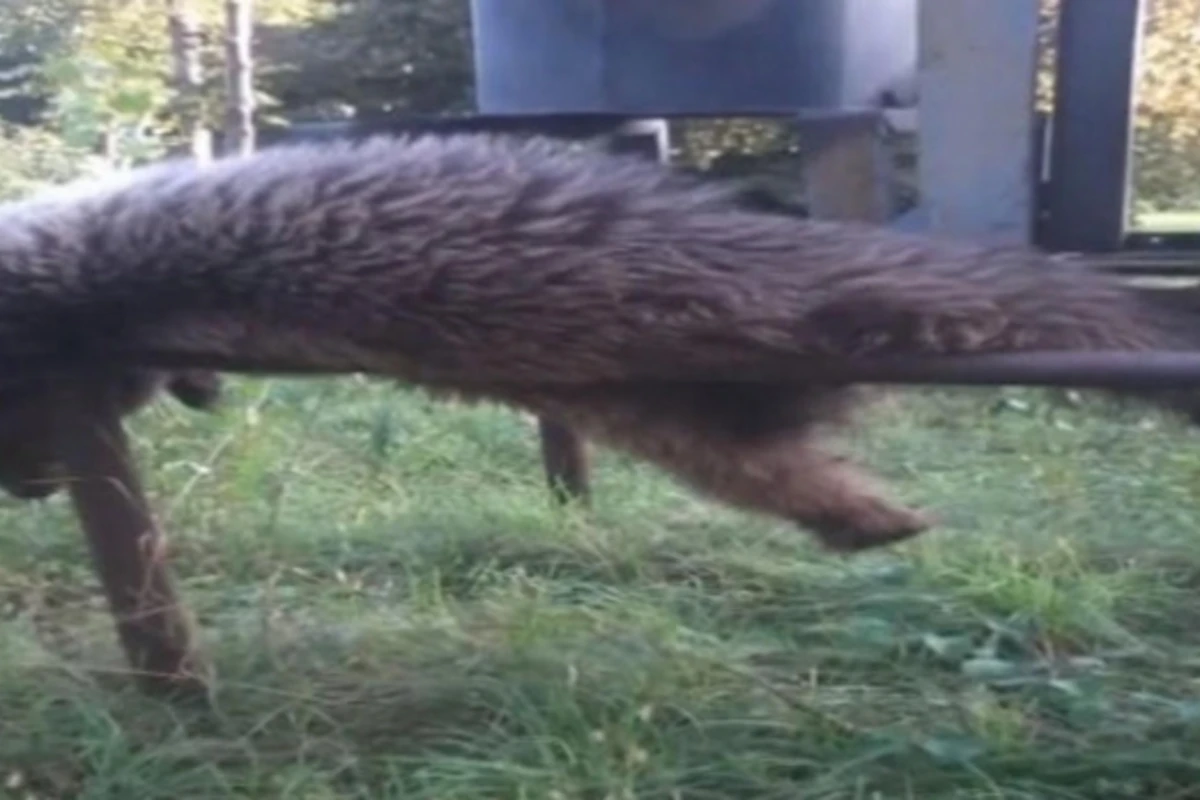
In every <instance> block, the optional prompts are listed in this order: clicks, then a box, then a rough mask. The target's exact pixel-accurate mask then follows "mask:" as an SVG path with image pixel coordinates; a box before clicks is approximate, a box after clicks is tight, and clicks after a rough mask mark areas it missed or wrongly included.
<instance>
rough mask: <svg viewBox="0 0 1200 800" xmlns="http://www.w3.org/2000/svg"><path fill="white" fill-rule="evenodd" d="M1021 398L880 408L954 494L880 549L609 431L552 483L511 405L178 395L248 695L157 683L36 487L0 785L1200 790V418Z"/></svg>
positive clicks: (159, 451) (2, 696)
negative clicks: (826, 535)
mask: <svg viewBox="0 0 1200 800" xmlns="http://www.w3.org/2000/svg"><path fill="white" fill-rule="evenodd" d="M1004 397H1005V398H1007V399H1005V400H1003V401H1001V400H1000V396H999V395H997V394H993V393H983V394H980V393H957V394H937V395H930V396H925V397H919V398H911V399H907V400H906V401H905V402H904V403H902V404H899V405H895V406H888V407H886V408H884V409H881V410H880V411H879V412H878V413H877V414H876V415H875V418H874V424H873V425H871V426H870V428H868V429H867V430H866V431H864V433H863V434H861V435H860V436H858V437H856V439H855V440H854V441H853V446H854V447H855V448H856V449H860V450H863V451H865V452H866V453H867V454H868V455H869V456H870V457H871V458H872V460H873V463H875V464H876V465H878V467H879V468H880V470H881V471H882V472H883V473H885V474H886V475H888V476H889V478H891V479H893V480H894V481H896V482H897V484H898V485H899V486H900V487H901V490H902V492H903V493H904V494H905V495H907V496H909V497H910V498H912V499H914V500H916V501H919V502H921V503H924V504H928V505H930V506H933V507H935V508H936V509H938V510H939V511H940V512H941V513H942V515H943V516H944V517H945V519H946V523H947V524H946V525H945V526H944V527H943V528H941V529H939V530H938V531H937V532H936V533H933V534H930V535H928V536H926V537H924V538H922V539H920V540H919V541H917V542H915V543H911V544H909V545H906V546H904V547H902V548H900V549H897V550H895V551H892V552H889V553H884V554H878V555H872V556H867V557H860V558H854V559H843V558H838V557H833V556H830V555H827V554H824V553H822V552H820V551H818V550H817V549H816V548H815V547H814V546H813V545H812V544H810V542H809V540H808V539H807V538H806V537H804V536H802V535H801V534H799V533H798V532H796V531H794V530H792V529H790V528H789V527H786V526H782V525H777V524H774V523H771V522H765V521H762V520H758V519H754V518H751V517H748V516H744V515H740V514H737V513H734V512H731V511H728V510H724V509H721V508H719V507H716V506H714V505H712V504H708V503H705V502H702V501H700V500H698V499H696V498H695V497H694V496H692V495H691V494H690V493H688V492H686V491H683V490H680V489H679V488H677V487H675V486H674V485H673V484H671V483H670V482H669V481H667V480H665V479H663V478H661V477H659V476H658V475H656V474H653V473H651V472H650V471H649V470H647V469H644V468H641V467H638V466H636V465H632V464H630V463H628V462H626V461H624V460H622V459H620V458H617V457H614V456H611V455H604V456H603V457H602V458H601V459H600V462H599V464H598V474H597V482H598V486H597V492H598V501H597V507H596V508H595V510H594V511H593V512H592V513H591V514H583V513H581V512H579V511H572V510H567V511H561V510H555V509H553V508H552V507H551V506H550V505H549V504H548V503H547V501H546V494H545V492H544V490H543V488H542V484H541V476H540V472H539V467H538V464H537V460H536V444H535V439H534V433H533V430H532V429H531V427H530V424H529V422H528V421H527V420H523V419H521V418H519V417H517V416H515V415H512V414H508V413H506V412H503V411H500V410H495V409H488V408H473V409H462V408H452V407H447V406H435V405H433V404H431V403H430V402H428V401H427V400H425V399H424V398H423V397H421V396H420V395H417V394H411V393H409V394H405V393H398V392H396V391H394V390H392V389H390V388H388V387H385V386H381V385H375V384H367V383H362V382H359V381H354V380H346V381H341V382H324V383H311V384H300V383H289V382H271V383H266V382H251V381H244V382H240V383H238V384H236V387H235V391H234V394H233V396H232V397H231V400H230V402H229V405H228V408H227V409H226V410H225V411H224V412H223V413H222V414H221V415H219V416H217V417H212V418H208V417H197V416H195V415H192V414H190V413H188V412H185V411H182V410H179V409H177V408H176V407H175V406H173V405H170V404H167V403H164V404H162V405H160V406H157V407H155V408H154V409H152V410H150V411H149V412H147V413H145V414H144V415H143V416H142V417H140V418H139V419H138V420H137V422H136V426H135V427H136V433H137V437H138V438H137V443H138V447H139V451H140V455H141V457H142V458H143V460H144V462H145V463H147V464H148V465H153V467H154V477H153V479H152V482H153V487H152V488H153V490H154V494H155V497H156V500H157V502H158V504H159V506H160V508H162V509H163V514H164V517H165V521H166V522H167V524H168V525H169V528H170V530H171V531H173V534H174V540H173V541H174V544H175V564H176V568H177V572H178V575H179V576H180V579H181V583H182V588H183V590H184V592H185V594H186V597H187V600H188V602H189V603H190V604H191V607H192V609H193V611H194V612H195V613H196V615H197V616H198V617H199V619H200V621H201V623H202V625H203V630H204V635H205V646H206V648H207V651H208V652H209V653H210V654H211V655H212V657H213V658H214V660H215V662H216V664H217V668H218V670H219V683H218V685H217V686H216V688H215V692H214V696H213V707H212V708H210V709H202V708H198V707H183V706H179V705H176V706H171V705H168V704H164V703H160V702H157V701H152V700H147V699H144V698H142V697H140V696H139V695H137V694H136V692H134V691H133V690H132V689H131V688H130V686H129V682H128V681H127V680H126V679H125V678H124V677H123V676H121V675H120V673H119V670H120V666H121V660H120V655H119V653H118V651H117V650H116V647H115V639H114V636H113V633H112V630H111V628H110V625H109V621H108V619H107V617H106V613H105V610H104V608H103V605H102V603H101V601H100V600H99V598H98V593H97V590H96V587H95V584H94V581H93V579H92V577H91V575H90V572H89V568H88V565H87V561H86V558H85V553H84V547H83V544H82V541H81V539H80V537H79V536H78V535H77V533H76V531H75V529H74V526H73V524H72V522H71V520H70V518H69V516H68V514H67V509H66V508H65V505H64V504H62V503H61V502H53V503H50V504H47V505H45V506H43V507H33V506H30V507H16V506H13V505H6V506H4V507H3V508H2V509H0V514H2V515H3V518H2V522H3V525H4V535H3V536H2V537H0V797H2V796H11V797H14V798H26V797H43V798H45V797H80V798H89V800H99V798H112V800H118V799H120V800H135V799H137V798H164V800H166V799H167V798H224V797H238V798H250V797H255V798H275V797H286V798H334V797H339V798H340V797H350V798H368V797H370V798H430V799H432V798H439V800H451V799H457V798H463V799H465V798H529V799H530V800H534V799H535V798H537V799H540V798H545V799H546V800H574V799H575V798H581V799H582V798H595V799H596V800H609V799H611V800H624V799H625V798H662V799H663V800H674V799H675V798H679V799H680V800H683V799H684V798H696V799H697V800H699V799H707V798H713V799H714V800H715V799H716V798H829V799H830V800H832V799H833V798H866V799H870V798H950V797H956V798H974V797H979V798H985V797H986V798H1120V797H1129V798H1185V797H1200V747H1198V745H1200V598H1198V597H1197V584H1198V583H1200V536H1198V535H1197V531H1196V528H1197V518H1198V516H1200V436H1197V435H1195V434H1192V433H1187V432H1184V431H1182V430H1181V429H1180V428H1179V427H1178V426H1176V425H1175V424H1174V423H1170V422H1167V421H1164V420H1163V419H1160V418H1157V417H1153V416H1148V415H1145V414H1143V413H1140V412H1137V411H1134V410H1131V409H1124V410H1120V409H1112V408H1109V407H1103V408H1100V407H1097V406H1096V405H1094V404H1090V405H1088V406H1086V407H1084V408H1071V407H1067V406H1063V405H1060V404H1052V403H1049V402H1047V398H1046V396H1045V395H1042V394H1028V393H1027V394H1020V393H1018V394H1009V395H1005V396H1004ZM6 792H7V795H5V793H6Z"/></svg>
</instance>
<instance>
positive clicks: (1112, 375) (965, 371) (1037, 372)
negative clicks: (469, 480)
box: [0, 350, 1200, 389]
mask: <svg viewBox="0 0 1200 800" xmlns="http://www.w3.org/2000/svg"><path fill="white" fill-rule="evenodd" d="M98 358H99V356H94V357H92V358H90V359H88V363H90V364H92V365H95V364H96V363H98V361H97V359H98ZM103 360H104V362H107V363H108V364H109V365H111V366H112V367H114V368H119V367H129V368H147V369H154V368H158V369H189V368H190V369H213V370H220V371H222V372H239V373H244V374H255V375H268V374H269V375H281V376H284V375H294V376H316V375H342V374H352V373H361V374H372V372H373V371H372V370H369V369H354V368H352V367H349V366H347V367H344V368H336V367H329V366H314V365H311V364H305V363H303V362H301V361H292V360H289V359H255V358H247V357H229V356H225V355H213V354H204V353H185V352H178V351H161V350H160V351H149V350H141V351H136V352H134V351H124V352H117V353H111V354H110V353H106V354H104V356H103ZM657 366H658V365H656V367H657ZM79 368H80V362H79V361H78V360H73V361H63V360H57V361H56V360H53V359H48V358H43V359H11V358H5V359H0V374H4V375H6V376H9V375H11V376H15V377H11V378H9V377H6V378H4V380H5V381H8V382H12V383H17V382H20V381H22V380H27V379H29V378H32V377H35V376H38V375H44V374H46V373H47V372H49V373H54V372H60V371H73V370H78V369H79ZM713 372H714V374H713V375H711V376H708V377H705V378H704V379H703V380H705V381H715V380H719V381H728V382H741V383H773V384H785V383H794V384H797V385H803V384H813V383H827V384H849V383H888V384H914V385H922V384H924V385H929V384H944V385H948V386H1066V387H1078V388H1112V389H1172V388H1178V389H1182V388H1200V352H1191V351H1178V352H1175V351H1144V352H1143V351H1036V352H1024V353H986V354H973V355H947V356H935V355H907V354H906V355H890V356H872V357H860V358H838V357H817V356H803V355H796V356H786V355H779V356H778V357H777V358H776V359H775V364H773V365H771V366H770V367H767V366H764V365H763V364H762V362H761V361H760V363H758V364H749V365H740V364H737V363H731V364H730V365H729V366H728V367H727V368H722V369H721V370H720V371H719V373H717V372H716V371H715V370H714V371H713ZM379 374H380V377H393V376H390V375H387V374H384V373H379ZM698 380H700V378H698V377H697V375H696V374H695V372H694V371H689V370H680V371H678V372H676V373H674V374H672V373H671V368H670V365H669V364H662V365H661V368H660V369H659V370H658V371H657V372H656V374H655V375H654V376H653V377H650V376H646V377H641V376H637V375H633V376H630V377H629V378H628V382H631V383H655V382H657V383H672V382H675V383H679V382H684V383H686V382H696V381H698ZM545 385H546V386H547V387H548V388H549V387H552V386H553V385H554V381H552V380H550V381H546V382H545Z"/></svg>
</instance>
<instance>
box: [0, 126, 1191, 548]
mask: <svg viewBox="0 0 1200 800" xmlns="http://www.w3.org/2000/svg"><path fill="white" fill-rule="evenodd" d="M1196 333H1197V331H1196V325H1195V323H1194V322H1193V319H1192V317H1191V316H1190V315H1187V314H1177V313H1174V312H1173V311H1172V309H1171V308H1168V307H1166V306H1165V305H1164V304H1161V303H1157V302H1152V301H1150V300H1147V299H1146V298H1145V297H1142V296H1139V295H1137V294H1135V293H1133V292H1131V291H1129V290H1127V289H1125V288H1123V287H1122V286H1121V285H1120V284H1118V283H1116V282H1115V281H1113V280H1110V279H1109V278H1107V277H1105V276H1103V275H1101V274H1099V273H1096V272H1093V271H1089V270H1087V269H1086V268H1084V267H1082V266H1079V265H1071V264H1063V263H1059V262H1057V261H1055V260H1053V259H1051V258H1049V257H1047V256H1045V255H1041V254H1038V253H1036V252H1033V251H1031V250H1028V249H1024V248H1016V247H996V246H987V245H983V244H977V243H971V242H964V241H953V240H948V239H945V240H943V239H935V238H929V237H919V236H913V235H906V234H901V233H897V232H894V231H889V230H887V229H883V228H877V227H871V226H865V225H855V224H846V223H832V222H821V221H816V220H811V219H807V220H806V219H793V218H788V217H784V216H780V215H775V214H765V213H755V212H753V211H749V210H746V209H744V208H739V207H738V204H737V202H736V200H735V199H734V198H733V197H732V196H731V194H730V192H728V191H726V190H725V189H723V188H720V187H716V186H713V185H710V184H709V185H706V184H704V183H702V182H700V181H699V180H698V179H695V178H690V177H686V176H683V175H681V174H680V173H678V172H675V171H672V170H670V169H669V168H667V167H663V166H660V165H656V164H652V163H648V162H646V161H643V160H640V159H636V158H632V157H620V156H613V155H608V154H604V153H601V152H598V151H589V150H579V149H576V148H572V147H569V146H567V145H565V144H561V143H557V142H554V141H550V140H517V139H508V138H502V137H492V136H487V135H459V136H450V137H433V136H426V137H417V138H407V139H405V138H399V139H393V138H380V139H374V140H370V141H367V142H362V143H358V144H348V143H336V144H323V145H300V146H293V147H287V148H278V149H274V150H269V151H263V152H260V153H258V154H256V155H253V156H249V157H245V158H239V159H231V160H225V161H219V162H217V163H216V164H213V165H209V166H206V167H203V168H198V167H195V166H192V165H189V164H186V163H173V164H165V165H160V166H157V167H153V168H148V169H145V170H142V171H139V172H135V173H133V174H132V175H130V176H128V177H126V178H124V179H122V180H120V181H119V182H117V183H114V184H107V185H97V186H94V187H87V186H77V187H73V188H72V189H71V190H69V191H64V192H60V193H58V194H57V195H54V196H49V197H45V198H41V199H39V200H37V201H35V202H32V203H28V204H23V205H19V206H10V207H8V208H7V209H0V362H4V361H5V360H6V359H22V358H47V359H58V360H60V361H62V362H64V363H75V364H81V365H101V366H103V365H105V364H109V363H115V361H114V360H115V359H117V358H118V356H119V354H122V353H124V354H129V353H137V352H144V351H148V350H153V349H159V350H162V349H167V350H171V351H173V352H175V353H191V354H202V355H205V356H207V357H210V358H215V359H217V360H220V359H229V363H231V364H232V363H234V361H235V360H237V359H241V360H242V361H243V362H244V360H245V359H247V358H250V359H255V358H257V359H260V360H261V361H262V362H263V363H269V362H272V361H275V362H281V361H288V362H291V363H296V364H303V365H306V366H308V367H311V368H313V369H326V370H328V371H331V372H337V371H341V372H369V373H374V374H378V375H388V376H393V377H395V378H396V379H399V380H400V381H402V382H404V383H407V384H410V385H415V386H421V387H425V388H427V389H429V390H431V391H434V392H437V393H442V394H445V395H454V396H457V397H460V398H466V399H471V400H476V401H496V402H500V403H505V404H508V405H510V406H513V407H517V408H521V409H526V410H528V411H531V412H534V413H538V414H543V415H548V416H550V417H553V418H555V419H559V420H562V421H564V422H566V423H568V424H570V425H571V426H573V427H574V428H576V429H577V430H579V431H581V432H582V433H584V434H585V435H586V436H588V437H589V438H591V439H594V440H596V441H597V442H600V443H604V444H607V445H609V446H612V447H614V448H619V449H621V450H624V451H626V452H628V453H630V454H633V455H634V456H636V457H639V458H641V459H644V460H646V461H649V462H652V463H654V464H656V465H658V466H659V467H661V468H662V469H664V470H666V471H667V472H668V473H670V474H672V475H674V476H676V477H677V478H679V479H681V480H683V481H685V482H687V483H688V484H689V485H691V486H693V487H695V488H696V489H698V490H699V491H702V492H704V493H706V494H708V495H709V496H711V497H714V498H717V499H719V500H721V501H724V502H726V503H729V504H732V505H734V506H737V507H740V508H743V509H748V510H752V511H756V512H761V513H765V514H769V515H774V516H776V517H779V518H783V519H786V520H790V521H793V522H795V523H797V524H799V525H800V526H803V527H805V528H807V529H809V530H811V531H813V532H815V533H816V534H817V536H818V537H819V538H820V539H821V541H823V542H824V543H825V544H826V545H828V546H829V547H832V548H836V549H840V550H856V549H861V548H866V547H872V546H878V545H883V544H886V543H889V542H895V541H898V540H901V539H905V538H907V537H909V536H911V535H913V534H915V533H917V532H918V531H921V530H923V529H924V528H926V527H927V526H928V525H929V524H930V520H929V518H927V516H926V515H925V514H924V513H922V512H921V511H919V510H916V509H912V508H908V507H906V506H904V505H901V504H899V503H897V502H895V501H893V500H891V499H889V497H888V495H887V494H886V492H884V491H883V490H882V489H880V488H877V487H876V486H875V482H874V481H873V480H871V479H870V478H869V477H868V476H866V475H865V474H864V473H863V472H862V471H861V470H860V469H859V468H858V467H856V466H855V465H853V464H852V463H851V462H850V461H849V460H847V459H846V458H845V457H843V456H841V455H839V454H837V453H836V452H835V451H833V450H831V449H829V448H828V447H827V445H826V444H825V443H824V442H823V431H824V430H825V429H826V428H828V427H830V426H836V425H837V424H840V423H843V422H845V421H847V419H848V414H849V412H850V411H851V410H852V408H853V407H854V405H855V400H856V398H857V397H858V394H859V392H858V389H857V388H856V387H854V386H831V385H827V383H822V382H820V381H817V380H812V381H810V382H809V383H805V375H804V374H803V372H802V369H801V367H800V366H799V365H800V363H801V360H800V359H801V358H802V357H804V356H835V357H853V356H858V355H867V354H876V355H878V354H889V353H932V354H953V353H979V352H1004V351H1029V350H1037V349H1057V350H1070V349H1075V350H1100V349H1120V350H1150V349H1159V350H1171V349H1174V350H1194V349H1195V344H1196V340H1197V335H1196ZM749 373H754V374H756V375H757V376H758V377H757V378H756V379H755V380H754V381H753V382H749V381H746V380H744V379H745V376H746V375H747V374H749ZM1162 400H1163V402H1165V403H1170V404H1176V405H1177V404H1179V402H1181V401H1179V400H1178V398H1174V397H1172V398H1170V399H1167V398H1165V397H1163V398H1162Z"/></svg>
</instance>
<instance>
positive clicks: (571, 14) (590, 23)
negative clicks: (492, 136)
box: [471, 0, 917, 115]
mask: <svg viewBox="0 0 1200 800" xmlns="http://www.w3.org/2000/svg"><path fill="white" fill-rule="evenodd" d="M471 7H472V15H473V31H474V52H475V67H476V91H477V97H478V104H479V111H480V112H482V113H486V114H547V113H597V112H600V113H617V114H630V115H658V114H662V115H669V114H696V115H705V114H739V113H743V114H745V113H755V112H763V113H787V112H793V111H803V110H834V109H847V108H861V107H864V106H867V105H870V104H872V103H873V102H874V101H875V100H876V98H877V97H878V95H879V93H880V92H881V91H883V90H884V89H886V88H888V87H889V86H891V85H894V84H895V83H897V82H900V81H904V80H905V79H906V78H907V77H908V76H910V75H912V74H913V73H914V71H915V65H916V46H917V33H916V19H917V15H916V0H471Z"/></svg>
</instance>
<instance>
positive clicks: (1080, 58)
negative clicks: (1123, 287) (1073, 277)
mask: <svg viewBox="0 0 1200 800" xmlns="http://www.w3.org/2000/svg"><path fill="white" fill-rule="evenodd" d="M1141 20H1142V2H1141V0H1101V2H1095V0H1093V1H1092V2H1073V1H1072V0H1067V1H1066V2H1063V3H1062V10H1061V12H1060V16H1059V20H1058V55H1057V63H1056V65H1055V72H1056V75H1055V92H1054V115H1053V117H1052V118H1051V120H1050V123H1049V124H1050V126H1051V127H1050V164H1049V168H1050V172H1049V175H1050V179H1049V182H1048V184H1047V185H1046V187H1045V202H1044V204H1043V205H1044V208H1045V210H1046V219H1045V222H1044V241H1043V242H1041V244H1044V245H1045V246H1046V247H1048V248H1050V249H1053V250H1065V251H1074V252H1082V253H1101V252H1111V251H1115V250H1118V249H1120V248H1121V246H1122V244H1123V240H1124V235H1125V220H1126V205H1127V198H1128V193H1129V188H1128V187H1129V168H1130V155H1129V151H1130V139H1131V136H1132V133H1131V128H1132V124H1133V120H1132V102H1133V99H1132V98H1133V91H1134V75H1135V72H1136V66H1137V55H1138V43H1139V40H1140V38H1141V37H1140V35H1139V33H1140V31H1141Z"/></svg>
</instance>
